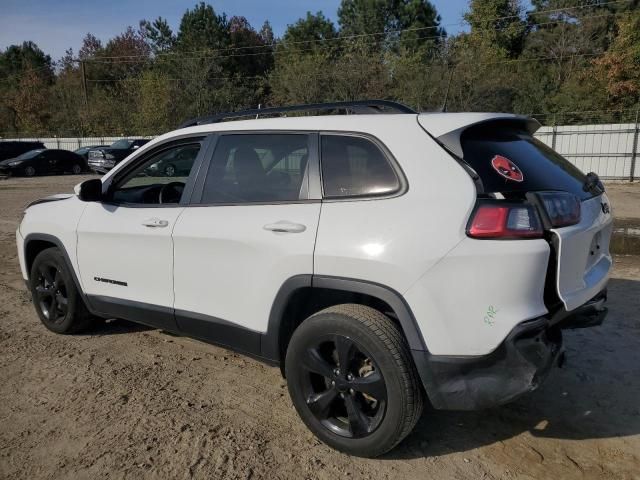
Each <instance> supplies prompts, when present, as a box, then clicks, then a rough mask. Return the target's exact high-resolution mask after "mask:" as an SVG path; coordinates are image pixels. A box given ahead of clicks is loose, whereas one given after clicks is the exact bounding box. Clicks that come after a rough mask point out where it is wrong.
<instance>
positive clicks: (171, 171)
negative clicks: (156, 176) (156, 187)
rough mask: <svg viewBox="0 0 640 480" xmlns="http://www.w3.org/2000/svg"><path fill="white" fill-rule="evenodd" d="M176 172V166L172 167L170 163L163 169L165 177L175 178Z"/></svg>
mask: <svg viewBox="0 0 640 480" xmlns="http://www.w3.org/2000/svg"><path fill="white" fill-rule="evenodd" d="M176 172H177V169H176V166H175V165H173V164H172V163H170V164H169V165H167V166H166V167H164V174H165V176H167V177H173V176H175V174H176Z"/></svg>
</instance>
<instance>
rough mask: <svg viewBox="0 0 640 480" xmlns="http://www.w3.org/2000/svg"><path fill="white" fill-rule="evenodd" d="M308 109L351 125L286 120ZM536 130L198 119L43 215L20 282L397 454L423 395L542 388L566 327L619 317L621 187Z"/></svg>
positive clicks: (72, 319)
mask: <svg viewBox="0 0 640 480" xmlns="http://www.w3.org/2000/svg"><path fill="white" fill-rule="evenodd" d="M298 110H300V111H302V110H313V111H320V110H324V111H325V113H337V112H338V111H346V112H349V113H352V114H350V115H328V114H325V115H318V116H290V117H284V118H282V117H281V118H273V117H274V115H277V114H280V115H281V114H283V113H289V112H292V111H298ZM356 113H357V114H356ZM381 113H387V114H381ZM257 115H260V116H263V117H264V116H269V117H270V118H260V119H254V118H252V117H256V116H257ZM242 117H250V119H249V120H238V118H242ZM229 119H232V120H235V121H223V120H229ZM537 127H538V124H537V122H535V121H534V120H532V119H530V118H526V117H521V116H516V115H509V114H485V113H441V114H418V113H416V112H413V111H412V110H410V109H409V108H407V107H405V106H403V105H400V104H395V103H392V102H385V101H368V102H349V103H338V104H321V105H311V106H297V107H288V108H281V109H262V110H258V111H253V110H248V111H243V112H237V113H234V114H226V115H220V116H215V117H209V118H204V119H198V120H195V121H192V122H189V123H188V125H187V126H185V127H184V128H181V129H179V130H177V131H174V132H171V133H168V134H165V135H162V136H160V137H158V138H156V139H155V140H153V141H151V142H149V143H148V144H146V145H144V146H143V147H141V148H140V149H139V150H137V151H136V152H134V153H133V154H132V155H130V156H129V157H128V158H127V159H125V160H124V161H123V162H121V163H120V164H119V165H117V167H116V168H114V169H113V170H112V171H110V172H109V173H108V174H107V175H105V176H104V177H103V178H102V179H93V180H88V181H86V182H84V183H82V184H81V185H80V186H79V187H77V188H76V194H75V195H58V196H54V197H48V198H46V199H43V200H40V201H37V202H34V203H33V204H32V205H30V206H29V207H28V209H27V210H26V214H25V217H24V219H23V221H22V223H21V225H20V227H19V229H18V231H17V243H18V252H19V258H20V265H21V268H22V273H23V276H24V278H25V280H26V281H27V284H28V287H29V289H30V291H31V293H32V294H33V300H34V305H35V307H36V310H37V312H38V315H39V317H40V319H41V320H42V322H43V323H44V325H45V326H46V327H47V328H49V329H50V330H53V331H54V332H58V333H72V332H79V331H80V330H81V329H83V328H85V327H87V326H88V325H89V323H90V320H91V319H94V318H114V317H115V318H123V319H127V320H132V321H135V322H140V323H143V324H146V325H150V326H153V327H157V328H161V329H163V330H166V331H170V332H174V333H178V334H182V335H186V336H190V337H194V338H197V339H200V340H203V341H206V342H211V343H215V344H219V345H223V346H225V347H228V348H230V349H234V350H237V351H240V352H243V353H246V354H248V355H250V356H253V357H256V358H259V359H261V360H263V361H266V362H268V363H270V364H273V365H280V367H281V369H282V371H283V374H285V375H286V378H287V382H288V385H289V392H290V395H291V398H292V401H293V403H294V405H295V407H296V409H297V411H298V413H299V414H300V416H301V418H302V420H303V421H304V422H305V423H306V425H307V426H308V427H309V428H310V429H311V430H312V431H313V432H314V433H315V434H316V435H317V436H318V437H319V438H320V439H321V440H322V441H324V442H325V443H327V444H329V445H331V446H332V447H334V448H337V449H339V450H342V451H344V452H348V453H351V454H354V455H361V456H376V455H380V454H382V453H384V452H386V451H388V450H389V449H391V448H393V447H394V446H395V445H396V444H398V442H400V441H401V440H402V439H403V438H404V437H405V436H406V435H407V434H408V433H409V432H410V431H411V429H412V428H413V427H414V425H415V423H416V421H417V420H418V418H419V416H420V413H421V411H422V407H423V402H424V401H426V400H427V399H428V401H429V402H430V403H431V404H432V405H433V407H435V408H436V409H459V410H469V409H480V408H486V407H489V406H493V405H498V404H502V403H504V402H508V401H510V400H513V399H514V398H516V397H517V396H519V395H520V394H522V393H524V392H528V391H531V390H533V389H535V388H536V387H537V386H538V385H539V384H540V382H541V381H543V380H544V378H545V377H546V375H547V374H548V372H549V370H550V369H551V367H552V366H553V365H554V364H557V363H559V362H561V360H562V357H563V355H562V348H561V345H562V336H561V329H562V328H576V327H585V326H592V325H598V324H599V323H601V322H602V320H603V318H604V316H605V314H606V308H605V307H604V306H603V304H604V302H605V300H606V285H607V280H608V276H609V271H610V269H611V256H610V255H609V238H610V235H611V229H612V218H611V214H610V207H609V202H608V200H607V196H606V194H605V193H604V188H603V187H602V184H601V183H600V181H599V180H598V178H597V176H595V175H594V174H589V175H584V174H583V173H581V172H580V171H579V170H578V169H576V168H575V167H573V166H572V165H571V164H570V163H569V162H567V161H566V160H565V159H563V158H562V157H561V156H560V155H558V154H557V153H555V152H554V151H553V150H551V149H550V148H548V147H547V146H545V145H544V144H542V143H541V142H539V141H538V140H536V139H534V138H533V137H532V133H533V132H534V131H535V129H536V128H537ZM176 158H179V159H180V162H179V164H178V163H176V160H175V159H176ZM168 165H173V166H174V167H175V168H174V169H172V170H171V171H172V172H173V174H172V175H168V174H166V173H165V172H167V171H168V169H167V166H168Z"/></svg>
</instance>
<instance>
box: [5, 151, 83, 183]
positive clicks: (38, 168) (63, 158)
mask: <svg viewBox="0 0 640 480" xmlns="http://www.w3.org/2000/svg"><path fill="white" fill-rule="evenodd" d="M86 170H87V162H86V161H85V159H84V158H82V157H81V156H80V155H77V154H75V153H73V152H70V151H69V150H55V149H45V150H43V149H39V150H31V151H30V152H27V153H23V154H22V155H19V156H17V157H16V158H10V159H8V160H3V161H2V162H0V174H2V175H25V176H27V177H32V176H34V175H45V174H52V173H75V174H79V173H82V172H84V171H86Z"/></svg>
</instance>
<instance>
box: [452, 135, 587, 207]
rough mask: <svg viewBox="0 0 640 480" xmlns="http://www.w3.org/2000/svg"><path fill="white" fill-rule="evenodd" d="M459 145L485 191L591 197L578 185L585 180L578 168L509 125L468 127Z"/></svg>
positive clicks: (516, 194)
mask: <svg viewBox="0 0 640 480" xmlns="http://www.w3.org/2000/svg"><path fill="white" fill-rule="evenodd" d="M461 145H462V152H463V155H464V160H465V161H466V162H467V163H468V164H469V165H471V167H473V169H474V170H475V171H476V173H477V174H478V175H479V176H480V178H481V179H482V184H483V186H484V190H485V192H486V193H497V192H500V193H502V194H504V195H505V196H510V195H512V196H520V195H522V194H524V193H526V192H533V191H541V190H561V191H565V192H569V193H573V194H574V195H577V196H578V197H580V198H581V199H583V200H584V199H587V198H590V197H591V196H592V194H591V193H589V192H585V191H584V190H583V188H582V187H583V185H584V182H585V179H586V176H585V174H584V173H582V171H580V170H579V169H578V168H577V167H575V166H573V165H572V164H571V163H569V161H567V160H566V159H565V158H564V157H562V155H560V154H558V153H556V152H554V151H553V150H552V149H551V148H549V147H547V146H546V145H545V144H544V143H542V142H541V141H539V140H537V139H535V138H533V137H532V136H531V134H529V133H528V132H526V131H524V130H520V129H518V128H514V126H513V125H505V124H501V123H491V124H488V125H486V124H485V125H479V126H476V127H471V128H469V129H467V130H466V131H465V132H464V133H463V134H462V137H461ZM514 166H515V168H514Z"/></svg>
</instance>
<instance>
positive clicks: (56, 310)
mask: <svg viewBox="0 0 640 480" xmlns="http://www.w3.org/2000/svg"><path fill="white" fill-rule="evenodd" d="M36 282H37V283H36V287H35V292H36V297H37V300H38V308H40V311H41V312H42V315H44V317H45V318H46V319H47V320H48V321H49V322H51V323H58V324H59V323H61V322H62V321H63V320H64V318H65V317H66V315H67V312H68V311H69V298H68V295H67V286H66V284H65V281H64V278H63V276H62V273H61V272H60V270H58V267H57V266H56V265H55V264H54V263H53V262H43V263H41V264H40V265H38V279H37V280H36Z"/></svg>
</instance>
